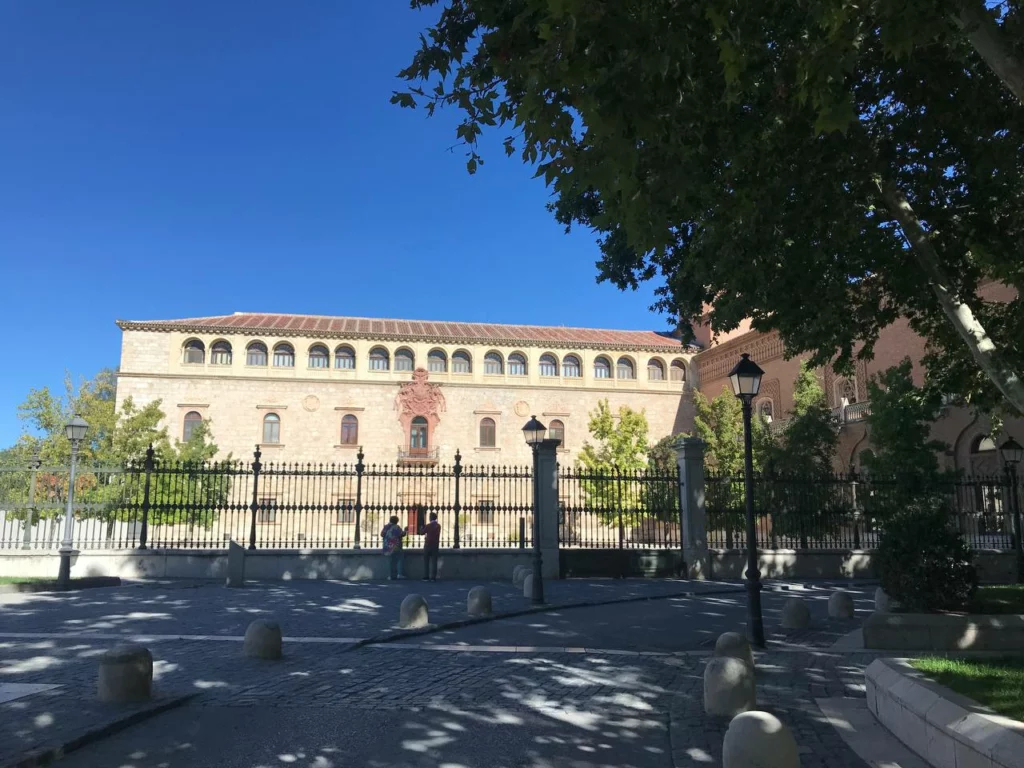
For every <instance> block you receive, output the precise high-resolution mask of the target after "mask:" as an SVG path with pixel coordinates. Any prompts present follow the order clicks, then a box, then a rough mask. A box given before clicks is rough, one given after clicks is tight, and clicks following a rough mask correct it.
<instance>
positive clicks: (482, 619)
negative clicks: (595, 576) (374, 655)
mask: <svg viewBox="0 0 1024 768" xmlns="http://www.w3.org/2000/svg"><path fill="white" fill-rule="evenodd" d="M743 591H745V590H744V589H743V587H726V588H722V589H713V590H707V591H703V592H672V593H670V594H665V595H637V596H633V597H616V598H612V599H610V600H581V601H579V602H575V603H558V604H545V605H533V606H530V607H529V608H519V609H516V610H514V611H503V612H501V613H492V614H491V615H490V616H473V617H471V618H466V619H457V620H455V621H448V622H445V623H443V624H430V625H428V626H426V627H420V628H418V629H393V630H388V631H386V632H381V633H379V634H376V635H373V636H371V637H364V638H363V639H362V640H357V641H356V642H354V643H352V644H351V645H350V646H348V647H347V648H346V649H345V650H346V651H355V650H358V649H359V648H365V647H366V646H368V645H383V644H385V643H392V642H395V641H396V640H404V639H405V638H407V637H419V636H421V635H433V634H436V633H438V632H445V631H447V630H450V629H461V628H462V627H471V626H473V625H474V624H486V623H488V622H492V621H498V620H500V619H513V618H515V617H517V616H529V615H530V614H534V613H549V612H551V611H564V610H569V609H572V608H595V607H598V606H602V605H616V604H620V603H643V602H649V601H651V600H667V599H670V598H673V597H702V596H704V595H709V596H711V595H732V594H737V593H741V592H743ZM0 768H3V767H2V766H0Z"/></svg>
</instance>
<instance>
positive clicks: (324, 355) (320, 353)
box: [309, 344, 331, 368]
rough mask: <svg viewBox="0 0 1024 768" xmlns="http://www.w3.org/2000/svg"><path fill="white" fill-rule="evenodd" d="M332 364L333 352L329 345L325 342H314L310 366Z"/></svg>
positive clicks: (323, 366) (310, 351) (318, 366)
mask: <svg viewBox="0 0 1024 768" xmlns="http://www.w3.org/2000/svg"><path fill="white" fill-rule="evenodd" d="M330 366H331V353H330V352H328V351H327V347H325V346H324V345H323V344H314V345H313V346H312V347H310V348H309V367H310V368H330Z"/></svg>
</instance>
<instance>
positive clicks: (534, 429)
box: [523, 416, 548, 605]
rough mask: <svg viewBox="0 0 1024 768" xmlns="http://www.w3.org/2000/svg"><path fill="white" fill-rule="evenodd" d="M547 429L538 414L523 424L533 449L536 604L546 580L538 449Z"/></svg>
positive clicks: (534, 582) (524, 431)
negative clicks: (542, 546)
mask: <svg viewBox="0 0 1024 768" xmlns="http://www.w3.org/2000/svg"><path fill="white" fill-rule="evenodd" d="M547 431H548V428H547V427H545V426H544V425H543V424H542V423H541V422H539V421H538V420H537V417H536V416H531V417H530V420H529V421H528V422H526V424H525V425H524V426H523V437H525V438H526V444H527V445H528V446H530V448H532V449H533V580H532V582H531V583H532V584H533V595H532V600H533V603H534V605H542V604H543V603H544V581H543V579H542V577H541V575H540V568H541V563H542V559H541V555H540V484H539V483H538V480H539V475H540V472H539V467H538V458H537V449H538V448H540V444H541V443H543V442H544V435H545V434H546V433H547Z"/></svg>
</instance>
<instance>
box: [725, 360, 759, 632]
mask: <svg viewBox="0 0 1024 768" xmlns="http://www.w3.org/2000/svg"><path fill="white" fill-rule="evenodd" d="M763 375H764V371H762V370H761V367H760V366H759V365H758V364H757V363H755V362H754V361H753V360H751V359H750V355H748V354H745V353H744V354H743V355H740V361H739V362H738V363H736V367H735V368H733V369H732V370H731V371H729V381H730V382H731V383H732V391H733V394H734V395H736V397H738V398H739V399H740V401H741V402H742V403H743V461H744V470H745V471H744V483H743V485H744V495H745V497H746V506H747V638H748V639H749V640H750V642H751V644H753V645H756V646H757V647H758V648H764V619H763V618H762V617H761V571H760V570H758V567H757V530H756V528H755V527H754V452H753V446H752V445H751V440H750V412H751V403H752V402H753V400H754V398H755V397H757V393H758V391H759V390H760V389H761V377H762V376H763Z"/></svg>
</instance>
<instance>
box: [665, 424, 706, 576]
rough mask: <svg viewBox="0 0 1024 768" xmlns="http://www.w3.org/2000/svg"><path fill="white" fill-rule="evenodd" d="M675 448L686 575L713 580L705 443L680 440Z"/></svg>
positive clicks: (684, 438)
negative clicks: (706, 503)
mask: <svg viewBox="0 0 1024 768" xmlns="http://www.w3.org/2000/svg"><path fill="white" fill-rule="evenodd" d="M673 447H674V448H675V449H676V461H677V462H678V463H679V501H680V508H679V518H680V519H679V527H680V532H681V534H682V538H683V560H684V565H685V573H686V575H687V577H688V578H691V579H707V578H711V567H710V565H711V564H710V561H709V560H708V515H707V509H706V508H705V506H704V441H703V440H701V439H700V438H698V437H680V438H679V439H678V440H676V442H675V444H674V446H673Z"/></svg>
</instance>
